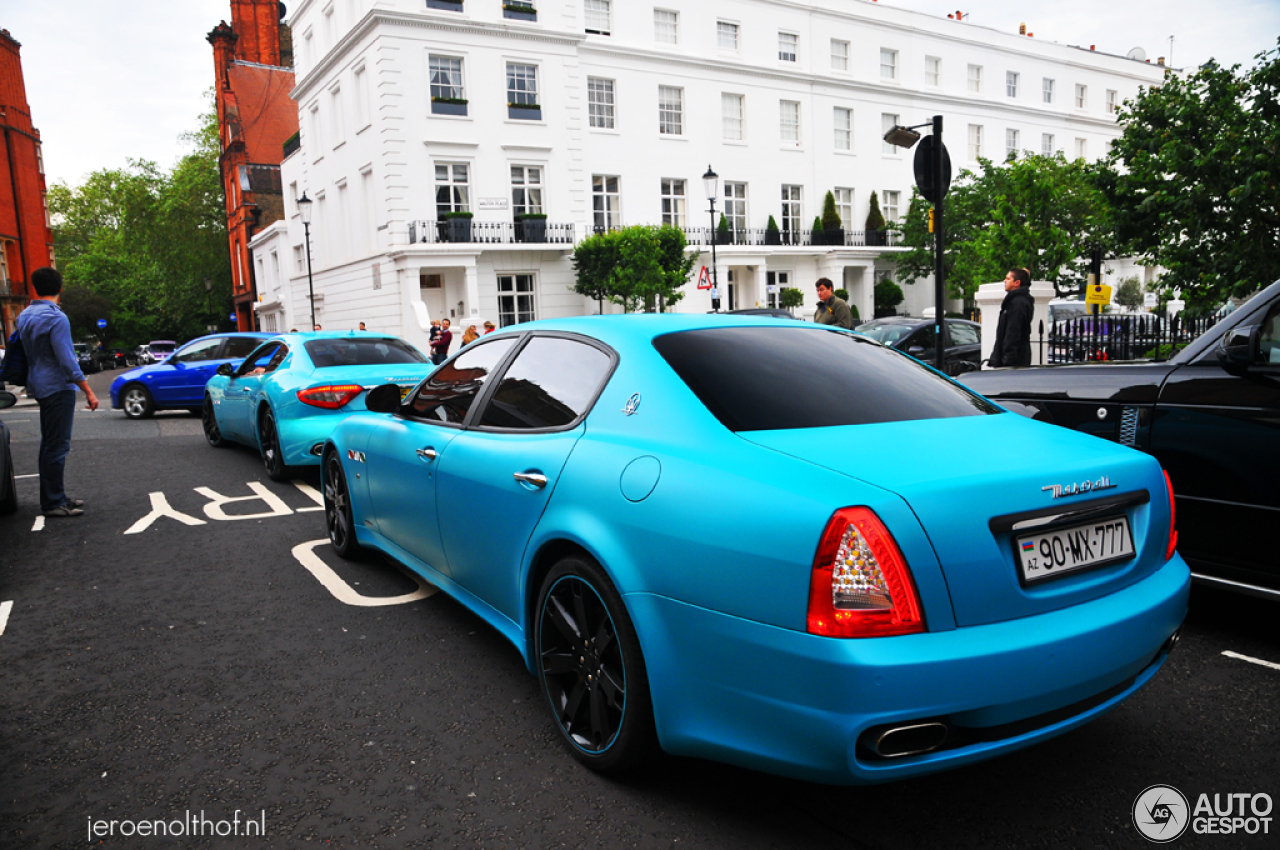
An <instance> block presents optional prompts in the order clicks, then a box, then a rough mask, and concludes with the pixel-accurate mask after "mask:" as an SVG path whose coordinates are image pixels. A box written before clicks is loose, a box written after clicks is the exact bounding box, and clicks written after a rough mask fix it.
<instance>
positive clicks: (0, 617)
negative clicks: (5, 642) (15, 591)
mask: <svg viewBox="0 0 1280 850" xmlns="http://www.w3.org/2000/svg"><path fill="white" fill-rule="evenodd" d="M12 610H13V603H12V602H0V635H2V634H4V627H5V626H6V625H8V623H9V612H10V611H12Z"/></svg>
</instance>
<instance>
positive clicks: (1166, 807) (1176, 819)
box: [1133, 785, 1190, 844]
mask: <svg viewBox="0 0 1280 850" xmlns="http://www.w3.org/2000/svg"><path fill="white" fill-rule="evenodd" d="M1189 821H1190V813H1189V812H1188V811H1187V798H1186V797H1184V796H1182V792H1181V791H1179V790H1178V789H1177V788H1174V787H1173V786H1172V785H1152V786H1151V787H1150V788H1148V789H1146V790H1145V791H1143V792H1142V793H1141V794H1139V795H1138V799H1136V800H1134V801H1133V825H1134V826H1135V827H1137V828H1138V832H1140V833H1142V837H1143V838H1145V839H1147V840H1148V841H1154V842H1155V843H1157V844H1165V843H1167V842H1169V841H1173V840H1174V839H1176V838H1178V837H1179V836H1180V835H1182V833H1184V832H1186V831H1187V823H1188V822H1189Z"/></svg>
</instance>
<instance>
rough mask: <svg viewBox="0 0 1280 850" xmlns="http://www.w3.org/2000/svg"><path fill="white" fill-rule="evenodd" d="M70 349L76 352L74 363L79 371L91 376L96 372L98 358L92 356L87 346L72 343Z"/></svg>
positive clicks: (80, 343)
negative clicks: (77, 365)
mask: <svg viewBox="0 0 1280 850" xmlns="http://www.w3.org/2000/svg"><path fill="white" fill-rule="evenodd" d="M71 345H72V347H73V348H74V349H75V350H76V362H77V363H79V364H80V371H81V372H84V373H85V374H86V375H92V374H93V373H94V372H97V371H98V358H96V357H95V356H94V355H93V352H92V351H91V350H90V349H89V346H88V344H86V343H83V342H73V343H72V344H71Z"/></svg>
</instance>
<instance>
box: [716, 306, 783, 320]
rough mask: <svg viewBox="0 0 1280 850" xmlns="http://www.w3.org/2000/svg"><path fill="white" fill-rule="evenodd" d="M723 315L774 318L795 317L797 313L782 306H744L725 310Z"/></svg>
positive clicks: (722, 312)
mask: <svg viewBox="0 0 1280 850" xmlns="http://www.w3.org/2000/svg"><path fill="white" fill-rule="evenodd" d="M721 315H724V316H769V317H772V318H774V319H795V318H796V317H795V315H794V314H793V313H792V312H791V311H790V310H784V309H782V308H781V307H743V308H741V309H739V310H723V311H721Z"/></svg>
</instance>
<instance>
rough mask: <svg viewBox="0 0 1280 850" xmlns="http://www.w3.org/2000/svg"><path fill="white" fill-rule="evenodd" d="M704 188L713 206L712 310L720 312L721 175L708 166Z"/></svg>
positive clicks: (703, 182) (703, 179) (703, 176)
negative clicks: (718, 230)
mask: <svg viewBox="0 0 1280 850" xmlns="http://www.w3.org/2000/svg"><path fill="white" fill-rule="evenodd" d="M702 186H703V188H704V189H705V190H706V193H707V201H709V202H710V204H711V209H710V210H709V212H710V213H711V309H712V310H715V311H717V312H718V311H719V310H720V281H719V279H718V278H717V276H716V198H717V197H719V195H720V175H719V174H716V173H715V172H714V171H712V170H711V166H710V165H708V166H707V173H706V174H704V175H702Z"/></svg>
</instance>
